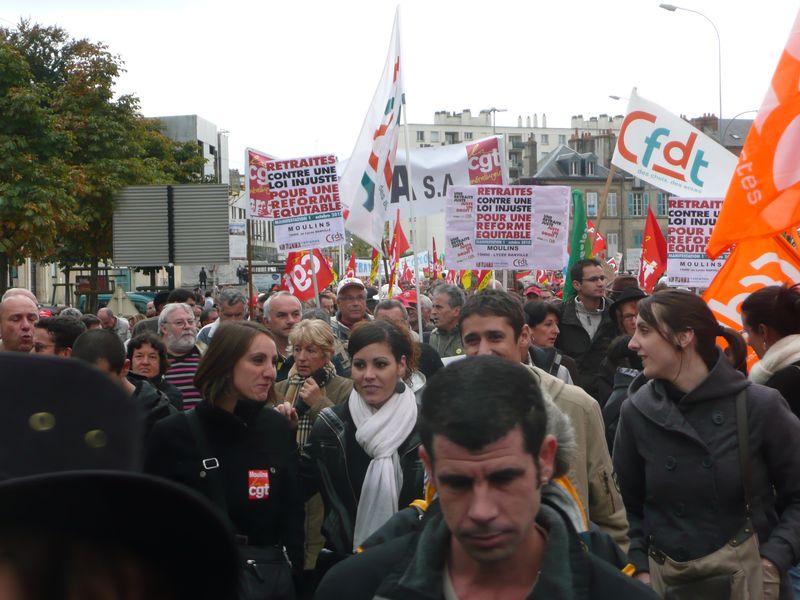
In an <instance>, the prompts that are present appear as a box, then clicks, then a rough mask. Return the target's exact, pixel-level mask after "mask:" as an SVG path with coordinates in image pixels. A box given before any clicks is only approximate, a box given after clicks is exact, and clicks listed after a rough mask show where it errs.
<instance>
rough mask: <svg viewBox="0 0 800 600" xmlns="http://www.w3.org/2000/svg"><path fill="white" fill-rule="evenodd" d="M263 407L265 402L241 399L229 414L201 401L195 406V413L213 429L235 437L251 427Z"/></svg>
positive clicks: (207, 402)
mask: <svg viewBox="0 0 800 600" xmlns="http://www.w3.org/2000/svg"><path fill="white" fill-rule="evenodd" d="M265 406H266V403H265V402H256V401H254V400H245V399H241V400H239V401H238V402H237V403H236V408H234V409H233V412H230V411H227V410H225V409H224V408H219V407H218V406H214V405H213V404H211V403H210V402H209V401H208V400H203V401H202V402H200V403H199V404H198V405H197V413H198V415H199V417H200V418H201V419H203V421H205V422H206V423H208V424H209V425H210V426H211V427H212V428H213V429H215V430H218V431H220V432H224V431H227V432H230V433H232V434H234V435H235V434H237V433H238V432H241V431H243V430H245V429H247V427H248V426H250V425H252V424H253V422H254V421H255V420H256V419H257V418H258V415H259V414H260V413H261V410H263V408H264V407H265Z"/></svg>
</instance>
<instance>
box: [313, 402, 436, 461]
mask: <svg viewBox="0 0 800 600" xmlns="http://www.w3.org/2000/svg"><path fill="white" fill-rule="evenodd" d="M345 415H346V416H345ZM317 418H318V419H320V420H322V422H323V423H324V424H325V425H326V426H327V427H328V428H329V429H330V430H331V432H332V433H333V434H334V435H335V436H336V439H337V440H338V442H339V444H341V446H342V448H347V439H346V435H347V422H346V420H347V421H349V422H350V426H351V427H353V428H355V423H353V419H352V417H351V416H350V408H348V406H347V402H342V403H341V404H337V405H336V406H329V407H328V408H326V409H324V410H323V411H322V412H320V413H319V417H317ZM421 443H422V442H421V440H420V437H419V434H418V433H417V430H416V428H415V429H414V430H413V431H412V432H411V435H409V436H408V437H407V438H406V439H405V440H403V443H402V444H400V446H398V448H397V455H398V456H399V457H400V458H401V459H402V458H403V457H404V456H405V455H406V454H408V453H409V452H411V451H413V450H415V449H416V448H418V447H419V445H420V444H421Z"/></svg>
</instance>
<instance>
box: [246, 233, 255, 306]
mask: <svg viewBox="0 0 800 600" xmlns="http://www.w3.org/2000/svg"><path fill="white" fill-rule="evenodd" d="M246 223H247V226H246V227H245V231H247V309H248V310H250V308H251V306H250V302H252V300H253V220H252V219H247V220H246Z"/></svg>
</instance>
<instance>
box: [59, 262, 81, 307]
mask: <svg viewBox="0 0 800 600" xmlns="http://www.w3.org/2000/svg"><path fill="white" fill-rule="evenodd" d="M61 270H62V271H63V272H64V304H66V305H67V306H72V303H73V302H75V301H76V300H77V298H75V297H74V296H73V295H72V294H70V293H69V290H70V287H69V272H70V271H71V270H72V269H71V265H65V266H64V267H63V268H62V269H61Z"/></svg>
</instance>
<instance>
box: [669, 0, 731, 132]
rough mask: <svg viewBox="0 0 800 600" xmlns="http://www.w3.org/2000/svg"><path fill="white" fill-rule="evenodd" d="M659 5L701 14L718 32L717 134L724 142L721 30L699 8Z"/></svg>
mask: <svg viewBox="0 0 800 600" xmlns="http://www.w3.org/2000/svg"><path fill="white" fill-rule="evenodd" d="M659 6H660V7H661V8H663V9H664V10H668V11H670V12H675V11H676V10H685V11H686V12H690V13H694V14H696V15H700V16H701V17H703V18H704V19H705V20H706V21H708V22H709V23H711V26H712V27H713V28H714V33H716V34H717V70H718V72H719V119H718V121H717V136H718V137H719V142H720V143H722V136H721V135H720V131H721V130H722V42H721V41H720V38H719V30H718V29H717V26H716V25H714V21H712V20H711V19H709V18H708V17H707V16H706V15H704V14H703V13H701V12H700V11H698V10H692V9H691V8H684V7H683V6H675V5H674V4H659Z"/></svg>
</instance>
